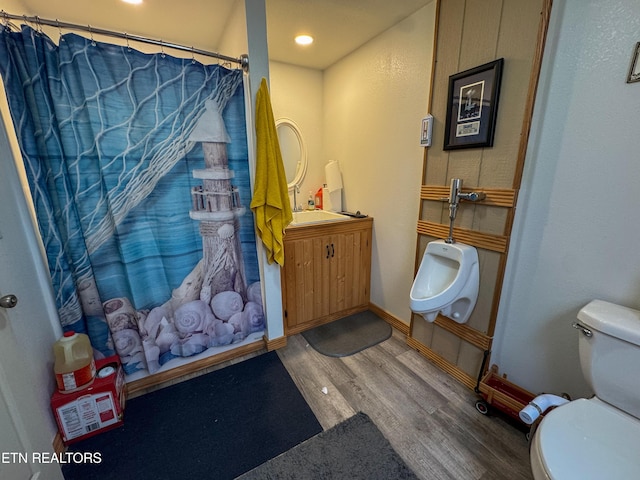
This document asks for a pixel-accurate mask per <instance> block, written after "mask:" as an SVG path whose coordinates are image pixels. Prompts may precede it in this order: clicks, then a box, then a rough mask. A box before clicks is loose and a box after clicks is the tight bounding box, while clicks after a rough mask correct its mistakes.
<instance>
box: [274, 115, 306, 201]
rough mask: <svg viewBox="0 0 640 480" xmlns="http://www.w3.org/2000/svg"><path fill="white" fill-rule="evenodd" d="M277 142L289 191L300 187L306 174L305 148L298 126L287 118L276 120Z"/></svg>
mask: <svg viewBox="0 0 640 480" xmlns="http://www.w3.org/2000/svg"><path fill="white" fill-rule="evenodd" d="M276 131H277V132H278V142H279V143H280V152H281V153H282V163H284V173H285V176H286V177H287V186H288V187H289V190H293V187H294V186H296V185H300V184H301V183H302V180H303V179H304V176H305V174H306V173H307V148H306V146H305V144H304V139H303V138H302V133H301V132H300V129H299V128H298V125H296V123H295V122H294V121H293V120H290V119H288V118H280V119H279V120H276Z"/></svg>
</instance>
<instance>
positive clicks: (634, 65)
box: [627, 42, 640, 83]
mask: <svg viewBox="0 0 640 480" xmlns="http://www.w3.org/2000/svg"><path fill="white" fill-rule="evenodd" d="M634 82H640V42H638V43H636V46H635V48H634V49H633V55H631V65H630V66H629V74H628V75H627V83H634Z"/></svg>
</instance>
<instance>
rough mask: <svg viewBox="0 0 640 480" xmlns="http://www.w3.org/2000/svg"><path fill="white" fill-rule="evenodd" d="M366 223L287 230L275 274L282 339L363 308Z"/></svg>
mask: <svg viewBox="0 0 640 480" xmlns="http://www.w3.org/2000/svg"><path fill="white" fill-rule="evenodd" d="M372 226H373V219H372V218H369V217H367V218H357V219H356V218H353V219H349V220H344V221H336V222H325V223H318V224H309V225H300V226H295V227H289V228H287V230H286V233H285V237H284V256H285V260H284V267H282V271H281V282H282V308H283V317H284V332H285V335H294V334H296V333H300V332H302V331H304V330H308V329H310V328H313V327H317V326H318V325H322V324H325V323H328V322H331V321H333V320H337V319H339V318H342V317H346V316H347V315H350V314H352V313H356V312H360V311H364V310H366V309H367V308H369V286H370V282H371V231H372Z"/></svg>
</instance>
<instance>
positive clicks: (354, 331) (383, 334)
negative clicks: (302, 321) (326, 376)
mask: <svg viewBox="0 0 640 480" xmlns="http://www.w3.org/2000/svg"><path fill="white" fill-rule="evenodd" d="M302 336H303V337H304V338H305V340H306V341H307V342H309V345H311V346H312V347H313V348H314V349H315V350H316V351H318V352H320V353H322V354H323V355H327V356H329V357H346V356H348V355H353V354H354V353H358V352H359V351H361V350H364V349H365V348H369V347H372V346H373V345H376V344H378V343H380V342H384V341H385V340H386V339H387V338H389V337H390V336H391V325H389V324H388V323H387V322H385V321H384V320H382V319H381V318H380V317H378V316H377V315H376V314H375V313H373V312H370V311H369V310H366V311H364V312H360V313H354V314H353V315H349V316H348V317H345V318H341V319H340V320H336V321H334V322H331V323H327V324H325V325H321V326H319V327H316V328H313V329H311V330H307V331H305V332H302Z"/></svg>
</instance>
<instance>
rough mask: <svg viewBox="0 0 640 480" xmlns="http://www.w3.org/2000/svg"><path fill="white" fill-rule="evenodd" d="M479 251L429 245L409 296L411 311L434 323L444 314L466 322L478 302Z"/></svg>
mask: <svg viewBox="0 0 640 480" xmlns="http://www.w3.org/2000/svg"><path fill="white" fill-rule="evenodd" d="M479 284H480V269H479V267H478V252H477V251H476V249H475V248H474V247H472V246H470V245H464V244H462V243H447V242H445V241H444V240H436V241H434V242H429V243H428V244H427V248H426V249H425V251H424V255H423V257H422V262H421V263H420V268H418V274H417V275H416V278H415V279H414V281H413V285H412V287H411V293H410V302H411V303H410V306H411V310H412V311H414V312H415V313H418V314H420V315H422V316H423V317H424V318H425V320H427V321H429V322H433V321H434V320H435V319H436V317H437V316H438V312H440V313H442V315H444V316H446V317H449V318H451V319H452V320H455V321H456V322H458V323H465V322H466V321H467V320H468V319H469V316H470V315H471V312H472V311H473V308H474V307H475V305H476V300H477V299H478V288H479Z"/></svg>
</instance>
